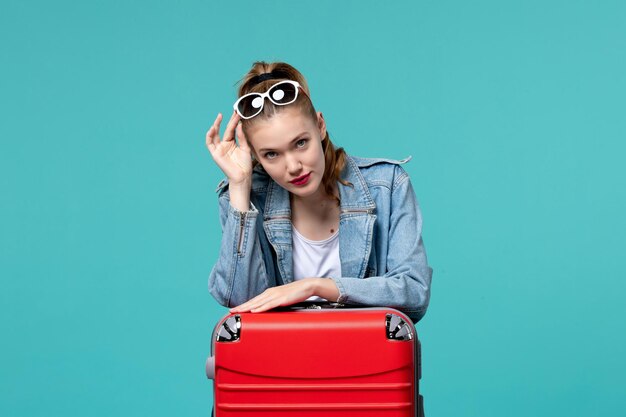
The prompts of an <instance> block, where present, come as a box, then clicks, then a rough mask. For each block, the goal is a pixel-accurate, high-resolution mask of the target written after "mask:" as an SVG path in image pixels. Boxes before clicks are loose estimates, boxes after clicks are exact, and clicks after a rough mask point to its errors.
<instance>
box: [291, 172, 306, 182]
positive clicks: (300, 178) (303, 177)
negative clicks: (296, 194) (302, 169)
mask: <svg viewBox="0 0 626 417" xmlns="http://www.w3.org/2000/svg"><path fill="white" fill-rule="evenodd" d="M310 176H311V173H310V172H309V173H308V174H304V175H301V176H299V177H298V178H294V179H292V180H291V181H289V182H290V183H292V184H293V185H304V184H306V183H307V182H308V181H309V177H310Z"/></svg>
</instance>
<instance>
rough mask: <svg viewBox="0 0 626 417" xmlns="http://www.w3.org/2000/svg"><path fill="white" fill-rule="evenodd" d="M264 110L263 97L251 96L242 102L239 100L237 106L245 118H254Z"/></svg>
mask: <svg viewBox="0 0 626 417" xmlns="http://www.w3.org/2000/svg"><path fill="white" fill-rule="evenodd" d="M261 108H263V97H261V95H256V94H254V95H251V96H248V97H244V98H243V99H242V100H239V103H238V104H237V110H239V113H241V114H242V115H243V116H244V117H252V116H254V115H256V114H258V113H259V112H260V111H261Z"/></svg>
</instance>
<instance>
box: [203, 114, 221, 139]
mask: <svg viewBox="0 0 626 417" xmlns="http://www.w3.org/2000/svg"><path fill="white" fill-rule="evenodd" d="M221 122H222V113H218V114H217V117H216V118H215V121H214V122H213V125H212V126H211V128H210V129H209V131H208V132H207V134H206V142H207V146H208V145H209V143H212V144H213V145H219V143H220V123H221Z"/></svg>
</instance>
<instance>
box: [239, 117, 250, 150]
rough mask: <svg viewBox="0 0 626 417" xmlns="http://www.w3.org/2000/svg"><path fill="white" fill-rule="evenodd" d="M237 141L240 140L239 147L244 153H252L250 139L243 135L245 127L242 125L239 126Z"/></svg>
mask: <svg viewBox="0 0 626 417" xmlns="http://www.w3.org/2000/svg"><path fill="white" fill-rule="evenodd" d="M237 139H239V147H240V148H241V149H242V150H244V151H248V152H249V151H250V146H249V145H248V138H246V135H245V134H244V133H243V125H242V124H241V123H238V124H237Z"/></svg>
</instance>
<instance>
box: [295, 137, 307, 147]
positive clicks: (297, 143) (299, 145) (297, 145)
mask: <svg viewBox="0 0 626 417" xmlns="http://www.w3.org/2000/svg"><path fill="white" fill-rule="evenodd" d="M304 145H306V139H300V140H299V141H297V142H296V148H304Z"/></svg>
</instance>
